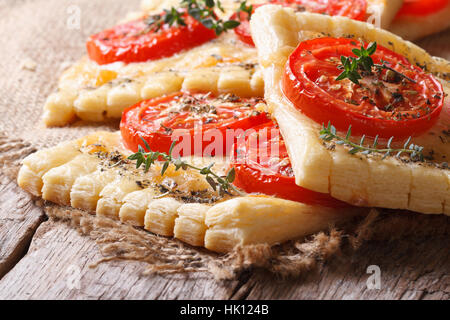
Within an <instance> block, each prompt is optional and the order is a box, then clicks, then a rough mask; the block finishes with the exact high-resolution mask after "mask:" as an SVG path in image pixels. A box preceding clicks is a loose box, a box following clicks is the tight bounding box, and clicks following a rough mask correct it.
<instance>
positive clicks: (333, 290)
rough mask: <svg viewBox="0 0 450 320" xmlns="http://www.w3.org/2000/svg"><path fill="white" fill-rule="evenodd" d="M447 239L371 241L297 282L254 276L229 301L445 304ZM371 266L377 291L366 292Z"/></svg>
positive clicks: (449, 266) (449, 287)
mask: <svg viewBox="0 0 450 320" xmlns="http://www.w3.org/2000/svg"><path fill="white" fill-rule="evenodd" d="M449 248H450V239H448V237H437V238H431V239H428V240H426V239H403V240H401V241H393V242H389V243H387V242H372V243H369V244H367V245H365V246H364V247H363V248H361V250H360V251H358V252H357V253H356V254H355V255H353V256H346V257H341V258H340V259H339V258H338V259H335V260H333V261H332V262H331V263H330V264H328V265H326V266H323V267H322V268H320V269H319V270H317V272H314V273H311V274H309V275H307V276H306V277H303V278H301V279H288V280H278V281H274V280H272V281H267V279H269V276H268V275H267V274H263V273H258V274H254V275H252V276H251V277H250V279H249V280H248V281H247V282H246V283H245V285H244V286H242V287H241V288H240V289H239V290H238V291H237V292H236V294H235V295H234V296H233V299H242V298H246V299H396V300H397V299H412V300H420V299H439V300H448V299H450V273H449V271H450V254H449ZM371 265H376V266H379V268H380V271H381V273H380V276H381V277H380V279H381V283H380V289H368V287H367V280H368V278H369V277H370V276H372V273H368V272H367V268H368V267H369V266H371Z"/></svg>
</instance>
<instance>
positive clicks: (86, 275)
mask: <svg viewBox="0 0 450 320" xmlns="http://www.w3.org/2000/svg"><path fill="white" fill-rule="evenodd" d="M99 259H101V254H100V252H99V251H98V248H97V246H96V244H95V242H94V241H93V240H91V239H90V238H88V237H85V236H82V235H80V234H79V233H78V232H77V231H76V230H75V229H73V228H71V227H69V226H68V225H66V224H65V223H62V222H53V221H47V222H44V223H43V224H41V226H40V227H39V228H38V230H37V232H36V234H35V236H34V238H33V241H32V243H31V246H30V250H29V252H28V253H27V254H26V255H25V257H24V258H22V259H21V260H20V262H19V263H18V264H17V265H16V266H15V267H14V268H13V269H12V270H11V271H10V272H9V273H8V274H7V275H6V276H5V277H4V278H3V279H1V280H0V299H226V298H228V297H229V296H230V295H231V294H232V293H233V292H234V290H235V286H236V285H238V281H232V282H216V281H215V280H214V279H213V278H212V277H211V275H209V274H205V273H195V274H175V275H164V276H161V275H143V272H144V271H145V264H144V263H141V262H135V261H110V262H105V263H102V264H100V265H98V266H97V267H96V268H90V265H92V264H94V263H95V262H97V261H98V260H99ZM78 272H79V273H78ZM77 274H79V275H80V277H79V278H78V277H77ZM76 279H79V282H78V283H79V286H77V285H76V284H77V281H74V280H76Z"/></svg>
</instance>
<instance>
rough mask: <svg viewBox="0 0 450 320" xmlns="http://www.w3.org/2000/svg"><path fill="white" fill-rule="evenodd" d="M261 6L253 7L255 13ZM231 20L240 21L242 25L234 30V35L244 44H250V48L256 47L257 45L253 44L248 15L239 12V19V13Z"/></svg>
mask: <svg viewBox="0 0 450 320" xmlns="http://www.w3.org/2000/svg"><path fill="white" fill-rule="evenodd" d="M260 6H261V5H253V8H254V9H253V11H255V9H256V8H258V7H260ZM230 19H231V20H236V21H240V22H241V24H240V25H238V26H237V27H236V28H234V33H235V34H236V36H237V37H238V38H239V40H241V41H242V42H244V43H246V44H248V45H249V46H252V47H254V46H255V43H254V42H253V39H252V35H251V33H250V20H249V19H248V13H246V12H239V17H238V14H237V13H234V14H233V15H232V16H231V17H230Z"/></svg>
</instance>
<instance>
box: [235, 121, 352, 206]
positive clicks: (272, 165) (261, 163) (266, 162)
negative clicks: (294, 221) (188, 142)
mask: <svg viewBox="0 0 450 320" xmlns="http://www.w3.org/2000/svg"><path fill="white" fill-rule="evenodd" d="M253 130H254V131H252V133H250V134H248V135H246V136H245V139H239V140H238V143H236V145H235V150H234V155H233V157H232V166H233V168H234V169H235V172H236V175H235V180H234V182H233V184H234V185H235V186H237V187H238V188H240V189H242V190H244V191H245V192H248V193H262V194H266V195H271V196H276V197H279V198H282V199H286V200H292V201H298V202H302V203H306V204H311V205H321V206H326V207H333V208H339V207H348V206H350V205H349V204H347V203H344V202H342V201H339V200H336V199H334V198H332V197H331V196H330V195H329V194H326V193H319V192H314V191H311V190H308V189H305V188H302V187H299V186H297V185H296V184H295V177H294V173H293V171H292V167H291V162H290V160H289V156H288V153H287V150H286V145H285V144H284V140H283V138H282V136H281V134H280V131H279V129H278V126H277V125H276V124H275V122H273V121H270V122H266V123H264V124H262V125H260V126H258V127H255V128H253Z"/></svg>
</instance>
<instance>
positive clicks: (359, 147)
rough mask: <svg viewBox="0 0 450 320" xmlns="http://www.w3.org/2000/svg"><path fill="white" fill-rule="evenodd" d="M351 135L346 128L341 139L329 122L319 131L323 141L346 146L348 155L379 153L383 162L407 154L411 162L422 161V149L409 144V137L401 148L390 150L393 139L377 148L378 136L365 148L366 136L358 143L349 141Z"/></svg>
mask: <svg viewBox="0 0 450 320" xmlns="http://www.w3.org/2000/svg"><path fill="white" fill-rule="evenodd" d="M351 135H352V126H351V125H350V126H349V127H348V131H347V134H346V136H345V137H341V136H339V135H338V134H337V131H336V128H335V127H334V126H333V125H331V123H330V122H328V126H326V127H325V125H323V126H322V130H321V131H320V138H321V139H322V140H325V141H328V142H330V141H333V140H334V141H335V143H336V144H337V145H346V146H348V147H350V148H351V149H350V150H349V151H348V152H349V153H350V154H356V153H361V154H364V155H369V154H373V153H380V154H384V155H383V158H382V159H383V160H384V159H386V158H387V157H388V156H391V155H395V156H396V157H400V156H401V155H402V154H408V155H409V156H410V158H411V160H414V161H423V160H424V157H423V153H422V152H423V149H424V148H423V147H421V146H418V145H416V144H413V143H411V139H412V138H411V137H409V138H408V139H407V140H406V142H405V144H404V145H403V148H399V149H397V148H392V147H391V145H392V142H393V140H394V137H391V138H390V139H389V140H388V142H387V144H386V147H385V148H379V145H378V140H379V136H378V135H377V136H376V137H375V139H374V142H373V144H372V145H371V146H365V145H364V142H365V139H366V136H365V135H363V136H362V137H361V140H360V142H359V144H358V143H355V142H352V141H351V140H350V137H351Z"/></svg>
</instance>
